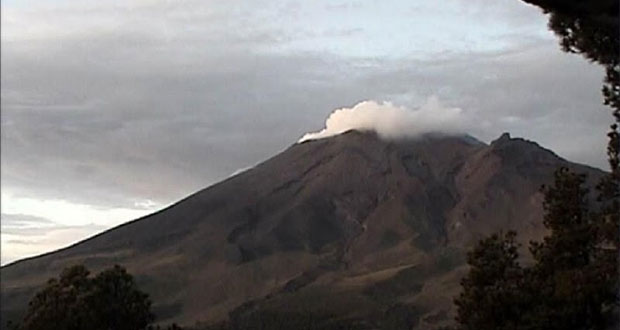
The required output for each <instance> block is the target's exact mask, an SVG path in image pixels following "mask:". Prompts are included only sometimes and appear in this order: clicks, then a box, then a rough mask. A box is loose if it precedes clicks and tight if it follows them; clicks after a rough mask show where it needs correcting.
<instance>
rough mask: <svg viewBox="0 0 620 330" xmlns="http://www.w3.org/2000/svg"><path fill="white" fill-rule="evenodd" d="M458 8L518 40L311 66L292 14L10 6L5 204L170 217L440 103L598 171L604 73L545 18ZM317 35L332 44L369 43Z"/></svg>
mask: <svg viewBox="0 0 620 330" xmlns="http://www.w3.org/2000/svg"><path fill="white" fill-rule="evenodd" d="M462 3H463V2H458V1H456V2H451V4H453V5H456V7H455V8H456V9H458V8H461V7H463V8H469V9H468V12H467V13H465V14H466V15H468V17H477V18H478V19H479V20H482V21H484V22H486V23H485V24H491V23H493V22H497V21H505V23H504V24H505V26H503V28H504V29H506V30H508V31H513V32H512V33H508V32H507V33H504V34H501V38H502V40H501V42H498V43H499V44H501V45H502V46H501V47H500V48H501V49H499V50H476V49H473V50H466V49H457V50H452V51H445V52H441V53H435V54H432V56H428V54H426V53H425V50H424V49H420V53H421V54H424V55H425V56H415V58H414V59H412V58H409V57H405V56H395V57H378V56H374V55H373V56H364V54H358V55H356V56H350V55H349V54H338V53H337V52H334V51H329V49H328V50H325V49H324V48H321V47H318V48H317V51H313V52H309V51H307V49H309V48H311V47H312V46H314V45H315V44H313V43H312V42H314V41H312V40H314V38H316V37H315V36H313V35H312V31H311V30H310V31H307V30H304V29H303V28H302V27H300V26H299V25H290V24H291V23H290V22H289V21H290V20H294V19H295V17H297V19H301V16H303V15H301V14H300V13H304V12H303V10H304V8H303V6H300V5H299V4H297V5H296V4H294V3H291V4H287V3H277V4H269V5H266V4H253V3H252V4H249V3H247V2H225V3H220V2H202V1H183V2H181V1H179V2H176V1H175V2H167V1H165V2H164V1H150V2H145V4H144V5H142V6H141V7H139V8H136V7H135V6H134V5H131V4H121V5H114V6H113V5H107V4H104V3H99V2H86V3H84V4H81V5H74V6H72V7H68V6H67V7H62V8H55V7H49V8H47V9H45V8H43V9H41V8H38V9H32V10H12V11H11V10H9V11H8V12H7V11H6V10H4V9H6V7H3V15H4V16H3V30H6V29H8V30H6V31H5V32H3V39H2V43H3V44H2V46H3V47H2V58H1V60H2V63H1V64H2V77H1V85H2V98H1V99H2V101H1V102H2V104H1V106H2V131H1V134H2V149H1V150H2V158H1V171H2V186H3V189H10V190H11V192H12V193H14V194H17V195H22V196H30V197H33V198H40V199H46V198H53V199H65V200H68V201H72V202H77V203H85V204H89V205H97V206H100V207H131V208H136V207H139V206H138V204H140V203H138V202H140V201H143V200H151V201H154V202H156V203H160V204H166V203H169V202H171V201H174V200H178V199H180V198H181V197H183V196H185V195H187V194H190V193H192V192H194V191H196V190H198V189H201V188H203V187H205V186H207V185H209V184H211V183H214V182H216V181H218V180H220V179H223V178H226V177H227V176H228V175H229V174H230V173H232V172H234V171H235V170H236V169H238V168H245V167H247V166H251V165H253V164H255V163H257V162H258V161H260V160H263V159H265V158H268V157H270V156H271V155H273V154H275V153H277V152H278V151H280V150H282V149H284V148H286V147H287V146H288V145H290V144H292V143H294V142H295V141H297V139H298V138H299V137H301V136H302V135H303V134H304V133H306V132H309V131H315V130H317V129H320V128H321V127H322V125H323V123H324V120H325V118H326V117H327V115H328V114H329V113H330V112H331V111H332V110H333V109H335V108H340V107H350V106H353V105H354V104H356V103H358V102H360V101H363V100H377V101H383V100H385V101H392V102H394V103H395V104H397V105H403V106H408V107H417V106H420V105H421V104H422V103H423V102H424V101H425V100H426V99H427V98H428V97H429V96H431V95H437V96H438V97H439V99H440V100H442V102H444V103H445V104H446V105H447V106H451V107H459V108H462V109H463V110H464V111H465V112H466V113H467V115H468V116H470V118H472V120H475V121H477V122H479V123H480V126H479V127H474V128H472V132H471V133H472V134H473V135H475V136H477V137H479V138H481V139H483V140H486V141H489V140H491V139H493V138H494V137H496V136H498V135H499V134H500V133H501V132H503V131H510V132H512V133H513V134H514V135H519V136H524V137H527V138H530V139H533V140H536V141H538V142H540V143H541V144H543V145H545V146H547V147H550V148H552V149H554V150H556V151H558V152H559V153H560V154H561V155H562V156H565V157H567V158H569V159H572V160H577V161H580V162H586V163H589V164H592V165H596V166H605V162H604V141H605V135H604V131H605V127H606V125H607V123H608V122H609V119H610V116H609V113H608V111H606V110H605V109H604V108H603V107H602V105H601V96H600V92H599V87H600V84H601V79H602V77H603V74H602V71H601V69H600V68H598V67H596V66H593V65H591V64H588V63H586V62H585V60H583V59H581V58H579V57H577V56H571V55H567V54H563V53H561V52H560V51H559V50H558V47H557V45H556V42H555V40H553V39H552V38H551V37H549V35H547V36H544V35H541V34H540V33H538V32H532V31H537V30H536V29H537V28H539V27H540V25H541V24H542V25H543V26H544V22H545V18H544V17H543V16H542V15H541V14H540V13H538V11H537V10H534V9H532V8H528V7H523V6H517V5H513V4H512V3H513V2H510V3H511V4H501V5H500V4H496V5H493V6H491V7H489V8H487V7H486V2H485V3H478V2H476V3H475V4H477V5H475V4H474V5H470V2H467V5H466V6H465V5H462ZM3 6H4V4H3ZM332 7H333V6H332ZM335 7H337V8H331V7H329V8H327V9H328V10H334V11H337V12H338V13H339V14H338V15H346V13H347V12H349V11H363V10H364V5H362V4H361V3H358V4H356V5H354V6H350V5H348V4H346V3H343V4H341V5H337V6H335ZM456 9H455V10H456ZM425 10H426V11H425V12H432V10H431V11H429V9H428V8H427V9H425ZM515 10H517V11H518V12H519V13H520V15H515V14H514V13H515ZM414 12H415V11H414ZM295 15H297V16H295ZM407 15H413V13H407ZM493 17H495V18H493ZM510 17H520V18H518V19H512V18H510ZM411 19H412V20H415V17H414V16H412V17H411ZM504 19H505V20H504ZM283 20H284V21H287V20H288V21H287V22H289V23H286V24H284V23H282V24H280V23H279V22H281V21H283ZM29 24H30V25H31V26H30V25H29ZM287 24H289V25H287ZM362 25H363V24H362ZM429 29H431V27H429ZM318 32H319V33H318V34H319V35H320V38H322V39H319V41H322V40H324V38H334V40H337V41H339V40H342V39H343V38H344V39H346V38H349V37H355V38H362V40H363V38H364V37H365V33H366V30H365V29H364V27H363V26H362V27H360V28H357V29H353V28H349V27H347V26H336V27H328V28H326V29H324V30H321V31H318ZM431 32H432V31H429V33H431ZM497 38H499V37H497ZM307 40H310V42H309V43H308V44H305V45H304V46H303V47H301V48H300V49H301V50H299V49H297V50H296V48H295V47H293V46H291V44H292V45H296V44H298V43H299V42H303V41H307ZM369 42H370V41H369ZM317 46H320V45H317ZM411 47H412V49H416V48H420V46H419V45H417V44H416V42H415V40H412V43H411Z"/></svg>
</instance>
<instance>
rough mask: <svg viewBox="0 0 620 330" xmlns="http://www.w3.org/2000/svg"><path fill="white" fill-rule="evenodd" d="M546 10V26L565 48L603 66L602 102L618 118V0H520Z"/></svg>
mask: <svg viewBox="0 0 620 330" xmlns="http://www.w3.org/2000/svg"><path fill="white" fill-rule="evenodd" d="M523 1H525V2H527V3H530V4H533V5H536V6H538V7H540V8H541V9H542V10H543V11H544V12H545V13H548V14H549V28H550V29H551V30H552V31H553V32H554V33H555V34H556V35H557V36H558V37H559V39H560V45H561V47H562V49H563V50H564V51H566V52H570V53H577V54H581V55H583V56H584V57H586V58H587V59H589V60H590V61H593V62H596V63H599V64H601V65H603V66H604V67H605V72H606V77H605V82H604V85H603V96H604V98H605V104H607V105H609V106H611V107H612V108H613V109H614V115H615V116H616V121H618V120H620V66H619V65H620V37H619V33H620V32H619V29H620V20H619V14H620V8H619V2H618V1H617V0H588V1H583V0H523Z"/></svg>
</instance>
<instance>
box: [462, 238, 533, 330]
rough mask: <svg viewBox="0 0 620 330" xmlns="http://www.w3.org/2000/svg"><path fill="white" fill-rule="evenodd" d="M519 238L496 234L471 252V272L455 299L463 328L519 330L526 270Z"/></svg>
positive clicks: (474, 329)
mask: <svg viewBox="0 0 620 330" xmlns="http://www.w3.org/2000/svg"><path fill="white" fill-rule="evenodd" d="M515 237H516V233H515V232H512V231H511V232H508V233H506V234H503V233H499V234H495V235H492V236H491V237H489V238H486V239H483V240H481V241H480V242H479V243H478V245H477V246H476V247H475V248H474V249H473V250H472V251H471V252H469V253H468V255H467V262H468V263H469V266H470V271H469V274H467V276H466V277H465V278H463V279H462V280H461V285H462V288H463V290H462V292H461V294H460V295H459V296H458V297H457V298H456V299H455V304H456V306H457V318H456V319H457V321H458V322H459V324H460V325H461V327H460V329H463V330H501V329H516V325H517V324H518V323H519V320H520V317H521V313H522V312H521V309H522V306H521V305H522V301H523V299H522V298H521V293H520V290H519V289H520V287H521V285H522V279H523V269H522V268H521V266H520V265H519V262H518V261H517V259H518V257H519V255H518V247H519V246H518V244H517V243H516V241H515Z"/></svg>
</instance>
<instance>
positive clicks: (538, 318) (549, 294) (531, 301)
mask: <svg viewBox="0 0 620 330" xmlns="http://www.w3.org/2000/svg"><path fill="white" fill-rule="evenodd" d="M610 177H611V175H610V176H608V177H607V178H606V179H604V180H603V183H601V185H599V191H600V194H599V201H601V202H602V203H603V204H604V205H603V206H602V210H600V211H592V210H591V209H590V204H591V203H589V202H588V199H587V197H588V190H587V189H585V188H584V182H585V176H583V175H580V174H575V173H572V172H571V171H569V170H568V169H566V168H561V169H559V170H558V171H556V174H555V183H554V185H553V186H551V187H544V188H543V192H544V193H545V201H544V204H543V205H544V209H545V217H544V224H545V227H546V228H547V229H549V231H550V233H549V235H548V236H546V237H545V238H544V240H543V241H542V242H532V243H531V245H530V251H531V253H532V256H533V259H534V264H533V265H532V266H530V267H525V268H523V267H521V266H520V265H519V263H518V262H517V260H518V258H519V255H518V246H517V244H516V243H515V235H516V234H515V233H514V232H509V233H507V234H496V235H493V236H491V237H489V238H487V239H484V240H482V241H480V242H479V243H478V245H477V246H476V247H475V249H474V250H473V251H472V252H470V253H469V254H468V263H469V265H470V267H471V269H470V271H469V274H468V275H467V276H466V277H465V278H464V279H463V281H462V288H463V291H462V293H461V295H460V296H459V297H458V298H456V299H455V303H456V305H457V309H458V310H457V314H458V315H457V319H456V320H457V322H458V324H459V325H458V329H464V330H465V329H467V330H470V329H471V330H473V329H477V330H484V329H498V330H501V329H540V330H543V329H545V330H553V329H558V330H560V329H563V330H568V329H605V328H607V327H609V326H610V324H612V323H613V322H615V321H616V320H615V319H614V318H615V316H614V315H613V312H614V308H616V307H617V303H618V296H617V289H618V264H617V259H616V258H617V255H618V254H617V253H618V249H617V247H618V237H617V236H614V235H612V234H611V233H610V232H609V230H610V229H609V228H610V227H613V225H614V223H613V221H615V226H617V224H618V222H617V217H618V215H617V214H616V215H615V219H610V213H608V212H609V208H610V207H611V208H613V207H617V197H618V190H617V185H616V186H615V190H613V189H612V192H611V193H610V192H604V191H603V190H602V188H601V186H606V185H607V184H608V181H609V180H610ZM614 194H615V195H614ZM611 197H614V198H615V199H613V198H611ZM610 205H611V206H610ZM614 205H615V206H614ZM615 228H617V227H615Z"/></svg>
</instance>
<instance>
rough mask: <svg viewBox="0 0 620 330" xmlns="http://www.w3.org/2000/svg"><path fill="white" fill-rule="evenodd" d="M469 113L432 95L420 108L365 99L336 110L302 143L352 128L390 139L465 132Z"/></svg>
mask: <svg viewBox="0 0 620 330" xmlns="http://www.w3.org/2000/svg"><path fill="white" fill-rule="evenodd" d="M464 117H465V116H464V115H463V110H461V109H460V108H450V107H444V106H443V105H441V103H440V102H439V100H438V99H437V97H436V96H431V97H429V98H428V99H427V101H426V103H425V104H424V105H422V106H421V107H420V108H418V109H408V108H405V107H401V106H395V105H393V104H392V103H390V102H381V103H378V102H376V101H363V102H360V103H358V104H356V105H355V106H353V107H352V108H341V109H336V110H334V112H332V113H331V114H330V115H329V117H328V118H327V120H326V121H325V128H323V129H322V130H320V131H318V132H313V133H306V134H305V135H304V136H303V137H302V138H301V139H299V141H298V142H300V143H301V142H304V141H308V140H315V139H322V138H326V137H329V136H333V135H337V134H341V133H344V132H346V131H348V130H352V129H355V130H360V131H375V132H376V133H377V134H378V135H379V136H380V137H382V138H387V139H394V138H404V137H417V136H420V135H422V134H425V133H434V132H437V133H446V134H457V133H463V128H464V126H465V125H464V122H465V118H464Z"/></svg>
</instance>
